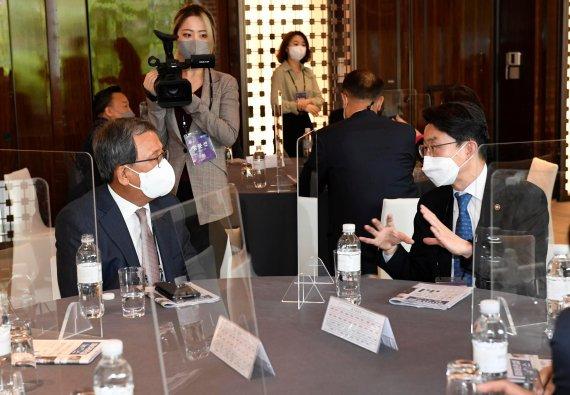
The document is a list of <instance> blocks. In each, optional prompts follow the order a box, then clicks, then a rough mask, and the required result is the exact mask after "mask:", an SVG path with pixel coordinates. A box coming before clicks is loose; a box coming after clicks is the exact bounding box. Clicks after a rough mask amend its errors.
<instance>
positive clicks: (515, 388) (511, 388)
mask: <svg viewBox="0 0 570 395" xmlns="http://www.w3.org/2000/svg"><path fill="white" fill-rule="evenodd" d="M489 392H492V393H501V394H504V395H547V394H548V395H551V394H552V392H548V390H546V391H544V392H543V391H542V390H538V391H535V392H533V391H529V390H527V389H524V388H523V387H521V386H520V385H518V384H515V383H511V382H510V381H508V380H497V381H489V382H487V383H483V384H479V385H478V386H477V393H489Z"/></svg>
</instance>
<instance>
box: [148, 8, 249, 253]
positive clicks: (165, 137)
mask: <svg viewBox="0 0 570 395" xmlns="http://www.w3.org/2000/svg"><path fill="white" fill-rule="evenodd" d="M173 34H174V35H175V36H177V37H178V41H177V42H176V44H177V50H176V53H175V57H176V59H177V60H179V61H184V59H189V58H191V57H192V56H193V55H205V54H213V53H215V49H216V37H215V24H214V19H213V17H212V15H211V14H210V12H209V11H208V10H207V9H206V8H204V7H202V6H201V5H199V4H190V5H187V6H184V7H183V8H181V9H180V10H179V11H178V13H177V14H176V16H175V17H174V26H173ZM157 77H158V72H157V71H156V70H152V71H150V72H149V73H148V74H147V75H146V77H145V80H144V88H145V90H146V93H147V105H148V118H149V121H150V122H151V123H153V124H154V125H155V127H156V130H157V132H158V134H159V135H160V138H161V141H162V142H163V144H165V145H167V147H168V151H169V152H170V162H171V163H172V167H173V168H174V173H175V175H176V180H175V183H174V193H175V194H176V196H177V197H178V198H179V199H180V201H182V202H184V201H187V200H190V199H193V198H195V199H198V198H200V197H201V196H203V195H207V194H209V193H210V192H213V191H217V190H219V189H222V188H224V187H225V186H226V185H227V184H228V178H227V173H228V172H227V169H226V160H225V156H224V149H225V147H231V146H232V145H233V144H234V142H235V141H236V139H237V136H238V132H239V120H240V114H239V93H238V84H237V81H236V79H235V78H234V77H232V76H231V75H229V74H224V73H221V72H219V71H216V70H212V69H193V68H188V69H185V70H183V71H182V77H183V78H185V79H187V80H188V81H190V84H191V85H192V91H193V94H192V103H190V104H188V105H186V106H183V107H175V108H162V107H160V106H159V105H158V103H157V102H156V92H155V89H154V85H155V82H156V79H157ZM198 144H201V147H202V146H203V147H205V145H204V144H206V145H207V146H208V147H209V148H207V149H206V148H204V150H203V151H201V152H202V154H203V155H197V154H195V153H196V152H198V149H197V147H198ZM202 202H204V203H205V204H201V203H202ZM197 210H198V217H199V222H200V224H201V225H203V224H207V223H209V222H212V221H215V220H217V219H219V216H218V215H217V214H218V213H215V212H211V211H210V205H208V204H207V198H206V199H198V200H197ZM222 216H223V215H222ZM191 231H192V235H193V237H194V236H196V238H194V240H195V241H196V240H197V239H198V238H200V239H204V241H205V240H206V239H207V231H208V230H207V228H204V227H203V226H202V227H200V226H198V225H197V224H195V226H193V229H192V230H191ZM198 233H200V234H201V236H198ZM201 244H203V245H204V246H205V245H206V244H207V243H201ZM196 247H197V248H198V250H199V251H201V247H199V246H198V245H196Z"/></svg>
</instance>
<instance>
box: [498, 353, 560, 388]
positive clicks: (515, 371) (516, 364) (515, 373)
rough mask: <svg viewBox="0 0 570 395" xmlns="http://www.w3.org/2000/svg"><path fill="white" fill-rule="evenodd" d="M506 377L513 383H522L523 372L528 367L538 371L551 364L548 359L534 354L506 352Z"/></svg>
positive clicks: (523, 378)
mask: <svg viewBox="0 0 570 395" xmlns="http://www.w3.org/2000/svg"><path fill="white" fill-rule="evenodd" d="M507 361H508V363H507V378H508V379H509V381H514V382H515V383H524V381H525V372H526V371H527V370H529V369H536V370H538V371H540V370H541V369H542V368H544V367H546V366H550V365H552V360H550V359H540V358H539V357H538V355H536V354H511V353H508V354H507Z"/></svg>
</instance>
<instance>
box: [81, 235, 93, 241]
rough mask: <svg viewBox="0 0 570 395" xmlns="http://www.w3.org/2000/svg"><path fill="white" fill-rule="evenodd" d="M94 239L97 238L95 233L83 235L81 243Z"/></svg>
mask: <svg viewBox="0 0 570 395" xmlns="http://www.w3.org/2000/svg"><path fill="white" fill-rule="evenodd" d="M94 241H95V238H94V237H93V235H90V234H84V235H81V243H93V242H94Z"/></svg>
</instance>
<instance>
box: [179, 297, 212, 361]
mask: <svg viewBox="0 0 570 395" xmlns="http://www.w3.org/2000/svg"><path fill="white" fill-rule="evenodd" d="M176 312H177V314H178V321H179V323H180V333H181V334H182V340H184V347H185V349H186V358H187V359H189V360H190V361H194V360H197V359H201V358H205V357H207V356H208V354H209V353H210V347H209V345H208V341H207V339H206V336H205V335H204V322H203V320H202V319H201V318H200V314H199V306H187V307H184V308H181V309H177V310H176Z"/></svg>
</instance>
